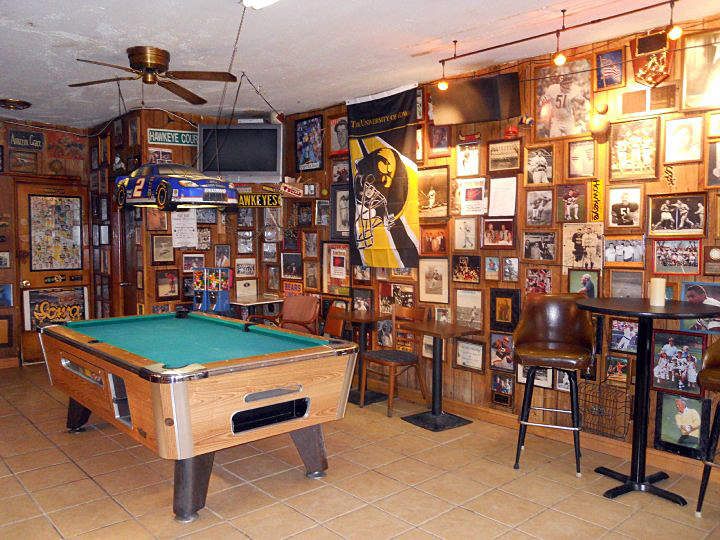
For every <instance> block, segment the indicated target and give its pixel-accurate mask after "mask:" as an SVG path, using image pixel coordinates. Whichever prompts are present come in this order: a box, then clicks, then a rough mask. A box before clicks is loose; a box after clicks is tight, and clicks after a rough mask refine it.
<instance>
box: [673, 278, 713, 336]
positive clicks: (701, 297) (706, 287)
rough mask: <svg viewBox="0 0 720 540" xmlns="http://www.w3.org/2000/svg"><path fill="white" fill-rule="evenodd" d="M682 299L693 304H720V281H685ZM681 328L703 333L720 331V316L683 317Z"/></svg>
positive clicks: (682, 284)
mask: <svg viewBox="0 0 720 540" xmlns="http://www.w3.org/2000/svg"><path fill="white" fill-rule="evenodd" d="M680 285H681V288H680V299H681V300H684V301H687V302H690V303H692V304H710V305H713V306H720V283H712V282H700V281H683V282H682V283H681V284H680ZM680 329H681V330H687V331H689V332H700V333H703V334H718V333H720V318H714V319H681V320H680Z"/></svg>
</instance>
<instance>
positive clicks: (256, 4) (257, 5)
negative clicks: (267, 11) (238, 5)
mask: <svg viewBox="0 0 720 540" xmlns="http://www.w3.org/2000/svg"><path fill="white" fill-rule="evenodd" d="M277 1H278V0H242V3H243V6H245V7H249V8H253V9H262V8H266V7H268V6H271V5H273V4H274V3H275V2H277Z"/></svg>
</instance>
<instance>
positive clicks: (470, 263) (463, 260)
mask: <svg viewBox="0 0 720 540" xmlns="http://www.w3.org/2000/svg"><path fill="white" fill-rule="evenodd" d="M452 270H453V281H455V282H459V283H480V274H481V271H482V270H481V268H480V256H479V255H453V256H452Z"/></svg>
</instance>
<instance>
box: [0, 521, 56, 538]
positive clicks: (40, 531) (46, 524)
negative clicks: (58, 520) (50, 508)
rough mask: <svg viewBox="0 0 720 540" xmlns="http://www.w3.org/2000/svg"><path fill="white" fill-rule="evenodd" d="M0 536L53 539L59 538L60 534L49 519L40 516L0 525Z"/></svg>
mask: <svg viewBox="0 0 720 540" xmlns="http://www.w3.org/2000/svg"><path fill="white" fill-rule="evenodd" d="M0 538H2V539H3V540H54V539H55V538H60V535H59V534H58V533H57V531H56V530H55V527H53V525H52V523H50V520H48V519H47V518H45V517H42V516H41V517H36V518H33V519H28V520H26V521H20V522H19V523H13V524H11V525H7V526H5V527H0Z"/></svg>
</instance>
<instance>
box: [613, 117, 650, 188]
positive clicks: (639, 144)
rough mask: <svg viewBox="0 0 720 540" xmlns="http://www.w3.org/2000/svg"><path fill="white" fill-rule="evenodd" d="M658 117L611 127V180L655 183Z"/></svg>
mask: <svg viewBox="0 0 720 540" xmlns="http://www.w3.org/2000/svg"><path fill="white" fill-rule="evenodd" d="M659 126H660V119H659V117H657V116H654V117H652V118H642V119H639V120H628V121H626V122H616V123H612V124H610V135H609V137H608V142H609V145H610V180H611V181H612V180H654V179H655V178H657V175H658V171H657V165H658V159H657V148H658V140H659V138H658V134H659Z"/></svg>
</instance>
